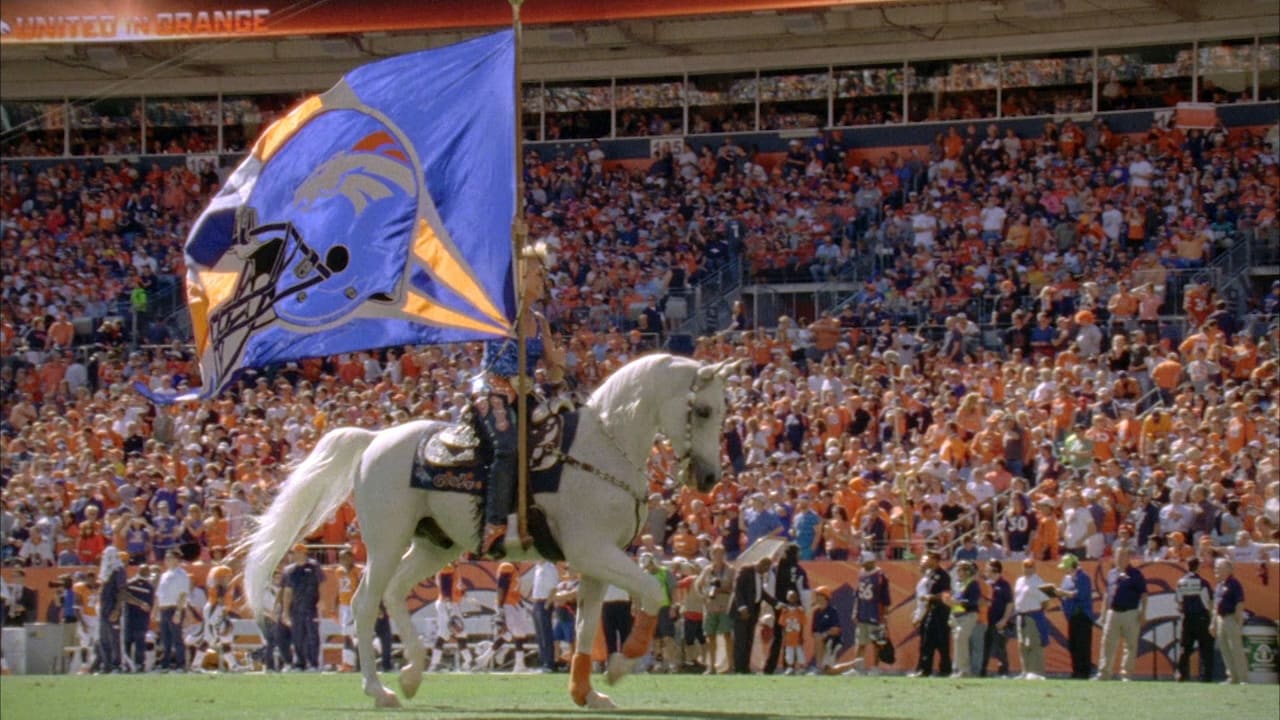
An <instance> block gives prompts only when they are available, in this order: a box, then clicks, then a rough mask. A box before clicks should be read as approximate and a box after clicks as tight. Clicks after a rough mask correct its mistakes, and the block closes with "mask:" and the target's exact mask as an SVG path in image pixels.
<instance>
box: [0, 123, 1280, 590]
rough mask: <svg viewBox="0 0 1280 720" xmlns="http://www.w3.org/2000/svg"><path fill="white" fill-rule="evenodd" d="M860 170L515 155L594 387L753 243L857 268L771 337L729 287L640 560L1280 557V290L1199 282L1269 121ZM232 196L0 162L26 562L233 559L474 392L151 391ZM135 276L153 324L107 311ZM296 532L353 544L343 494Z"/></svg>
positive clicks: (1254, 194) (324, 376)
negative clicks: (719, 409) (374, 444)
mask: <svg viewBox="0 0 1280 720" xmlns="http://www.w3.org/2000/svg"><path fill="white" fill-rule="evenodd" d="M852 157H854V156H853V153H852V152H851V149H850V148H848V147H847V146H845V144H844V141H843V139H842V137H841V135H840V133H839V132H835V131H833V132H828V133H823V134H822V135H820V136H819V137H817V138H815V139H814V140H812V141H810V142H809V143H803V142H800V141H795V142H793V143H792V145H791V147H790V149H789V151H788V152H787V153H786V154H785V156H783V157H781V158H779V159H777V160H776V162H775V161H773V160H772V159H770V158H765V157H763V156H761V155H760V154H759V153H758V152H756V151H754V150H748V149H744V148H741V147H739V146H738V145H736V144H735V143H734V141H733V140H732V139H730V138H726V139H724V140H723V141H722V142H720V143H716V144H710V145H706V146H703V147H701V148H698V149H697V150H695V148H694V143H693V142H692V141H691V142H690V143H686V144H684V145H683V146H682V147H679V148H676V149H674V150H670V151H667V152H662V151H660V152H659V153H658V154H657V156H656V157H655V158H654V159H653V162H652V163H651V164H650V166H649V167H648V168H647V169H645V170H642V171H632V170H628V169H626V168H623V167H617V166H614V165H613V164H611V163H609V162H607V159H606V158H605V155H604V152H603V151H602V150H601V149H600V147H599V146H598V145H592V146H591V147H589V148H581V149H577V150H574V151H572V152H570V153H557V154H556V155H555V157H547V158H542V157H540V156H539V153H538V152H536V151H530V152H529V154H528V158H527V162H526V173H527V177H526V180H527V184H528V188H529V190H528V198H527V200H528V210H529V221H530V229H531V233H532V235H533V236H534V237H538V238H541V239H543V240H545V241H547V242H548V244H550V245H551V246H552V247H553V248H555V260H554V265H553V267H552V268H551V283H550V286H551V289H550V293H549V297H547V298H546V301H545V310H546V311H547V314H548V316H549V317H550V318H551V319H552V321H553V324H554V326H555V327H556V328H557V329H558V330H559V331H560V332H562V333H564V334H565V336H566V338H567V348H568V358H567V364H568V368H567V369H568V373H569V377H570V378H571V382H572V383H573V384H574V385H575V386H576V387H577V388H580V389H585V388H591V387H593V386H594V385H595V384H596V383H598V382H599V381H600V380H601V379H602V378H603V377H605V376H607V375H608V374H609V373H610V372H611V371H613V370H614V369H616V368H617V367H619V366H620V365H622V364H624V363H625V362H626V361H627V360H629V359H630V358H632V357H635V356H636V355H638V354H641V353H644V352H647V351H649V350H652V349H655V348H657V347H661V346H662V345H663V343H664V341H665V340H666V339H667V336H668V335H669V334H670V333H671V332H672V331H674V330H676V329H678V328H679V322H680V319H681V318H680V315H679V312H677V311H676V306H682V305H683V303H681V302H679V301H680V300H683V299H684V297H685V294H686V293H687V292H688V289H689V288H691V287H693V286H694V285H696V284H697V283H699V282H700V281H701V280H702V279H704V278H706V277H708V276H710V275H711V274H712V273H715V272H717V271H719V270H721V269H723V268H726V267H731V266H732V263H733V261H734V260H736V259H741V260H742V261H744V262H745V272H746V273H747V274H748V275H749V276H751V277H754V278H757V279H764V280H772V281H778V280H784V281H785V280H803V281H809V280H827V279H836V278H854V277H856V278H858V281H859V283H860V284H859V290H858V291H857V293H856V295H855V296H854V298H853V300H852V302H850V303H848V304H846V305H845V306H844V307H843V308H842V309H841V311H840V312H838V313H824V314H822V315H821V316H820V317H818V318H816V319H815V320H814V321H813V322H812V323H808V324H804V325H801V324H798V323H796V322H794V321H793V320H791V319H790V318H786V317H783V318H781V319H780V320H779V323H778V327H777V328H776V329H766V328H764V327H756V326H755V325H754V323H753V321H752V319H751V318H750V317H749V316H748V314H747V311H746V309H745V308H742V307H739V308H736V309H735V312H734V317H733V321H732V325H731V326H730V327H729V328H727V329H726V330H725V331H723V332H720V333H717V334H715V335H713V336H708V337H703V338H699V339H698V340H697V344H696V347H695V349H694V352H695V355H696V356H698V357H701V358H705V359H708V360H710V359H723V358H727V357H735V356H736V357H740V358H743V359H744V360H746V361H747V366H748V368H749V370H746V371H744V372H743V373H742V374H740V375H739V376H736V377H734V378H731V379H730V383H729V385H730V388H729V402H730V419H729V422H728V424H727V426H726V428H725V430H724V452H725V460H726V462H727V463H728V465H729V467H731V468H732V470H733V472H732V473H728V474H727V475H726V479H725V480H724V481H723V482H722V483H721V484H720V485H719V486H717V487H716V488H715V489H714V490H713V491H712V492H711V493H709V494H707V495H700V494H698V493H696V492H695V491H693V490H692V489H690V488H686V487H678V486H677V485H676V483H675V482H674V480H673V479H672V474H673V473H672V466H673V456H672V453H671V452H670V450H669V448H664V447H663V446H661V445H659V446H658V447H657V448H655V451H654V455H653V457H652V460H651V463H650V471H651V475H650V477H651V493H652V494H651V497H650V506H649V515H648V519H647V522H646V524H645V529H644V533H645V534H646V535H648V536H649V540H648V541H647V543H646V544H647V546H648V548H649V550H650V552H652V553H654V554H655V556H659V557H666V558H678V559H681V560H687V561H690V562H693V563H697V562H701V563H703V564H705V563H707V562H708V561H709V560H710V558H711V557H712V554H713V552H716V551H715V550H714V548H715V547H717V546H720V547H723V548H724V551H725V554H726V556H727V558H729V559H733V558H735V557H736V556H737V555H738V553H739V552H741V550H743V549H744V548H746V547H748V546H750V545H751V543H753V542H754V541H755V540H757V539H760V538H762V537H768V536H777V537H785V538H788V539H790V540H791V541H793V542H794V543H795V544H796V546H797V553H798V559H800V560H809V559H814V558H830V559H833V560H850V559H853V560H857V559H860V558H862V557H864V555H865V556H868V557H870V558H872V559H883V558H903V557H911V556H919V555H922V554H924V553H925V551H926V550H928V549H933V550H937V551H939V552H941V553H942V558H943V559H946V560H972V561H985V560H989V559H1003V560H1018V559H1022V558H1035V559H1038V560H1054V559H1057V558H1059V557H1060V556H1061V555H1062V554H1063V553H1068V552H1069V553H1071V554H1073V555H1074V556H1076V557H1079V558H1099V557H1103V556H1108V555H1110V554H1112V553H1113V552H1114V550H1113V549H1114V548H1117V547H1120V546H1124V547H1127V548H1130V549H1131V550H1132V551H1133V552H1135V553H1138V554H1140V555H1141V557H1143V558H1145V559H1162V558H1170V559H1178V560H1183V559H1186V558H1188V557H1191V556H1193V555H1195V556H1199V557H1202V558H1206V557H1225V558H1228V559H1230V560H1232V561H1234V562H1258V561H1262V560H1268V559H1270V560H1274V559H1277V557H1278V555H1277V551H1276V545H1275V543H1276V540H1277V535H1276V532H1277V527H1278V526H1280V480H1278V478H1280V406H1278V405H1277V404H1276V401H1275V399H1276V397H1277V390H1278V388H1277V381H1278V379H1280V373H1278V372H1277V370H1278V366H1277V343H1280V330H1278V329H1277V325H1276V324H1275V320H1276V318H1277V315H1278V313H1280V283H1277V284H1276V285H1274V286H1272V288H1271V290H1270V294H1268V295H1267V296H1266V297H1264V298H1256V297H1254V298H1249V299H1248V302H1249V307H1248V308H1247V312H1241V311H1240V308H1236V307H1232V306H1230V305H1228V303H1227V302H1226V301H1225V300H1224V299H1219V298H1217V297H1215V296H1214V293H1213V291H1212V289H1211V288H1209V287H1207V286H1201V285H1195V284H1192V283H1188V282H1187V278H1189V277H1190V275H1189V274H1188V273H1187V272H1186V271H1188V270H1195V269H1197V268H1201V267H1203V266H1204V265H1205V264H1206V263H1207V262H1208V261H1210V260H1211V259H1212V258H1213V257H1214V256H1215V255H1216V254H1218V253H1220V252H1225V251H1227V250H1229V249H1230V248H1231V247H1232V246H1233V245H1234V244H1236V243H1241V242H1246V241H1248V239H1249V238H1252V237H1255V236H1259V235H1261V236H1266V237H1273V238H1274V237H1275V233H1276V231H1277V227H1276V203H1277V199H1278V198H1277V177H1278V175H1277V173H1278V169H1280V168H1278V167H1277V157H1276V146H1275V141H1274V138H1272V139H1270V140H1268V141H1264V139H1263V138H1261V137H1257V136H1253V135H1249V134H1247V133H1238V132H1237V133H1231V132H1228V131H1226V130H1225V129H1223V128H1215V129H1214V130H1212V131H1209V132H1207V133H1201V132H1199V131H1195V130H1193V131H1190V132H1188V133H1185V134H1184V133H1182V132H1181V131H1179V130H1176V129H1168V128H1162V127H1153V128H1152V129H1151V131H1150V132H1149V133H1148V134H1146V135H1145V136H1142V137H1128V136H1117V135H1115V134H1114V133H1112V132H1111V131H1110V130H1109V128H1108V127H1107V126H1106V124H1105V123H1103V122H1101V121H1099V122H1096V123H1092V124H1089V125H1086V126H1077V125H1075V124H1074V123H1072V122H1070V121H1066V122H1064V123H1062V124H1057V123H1046V125H1045V129H1044V132H1043V133H1042V135H1041V136H1039V137H1018V136H1017V135H1016V134H1013V133H1012V131H1010V133H1008V134H1005V135H1003V136H1002V135H1001V134H1000V133H999V132H997V131H996V128H995V127H994V126H991V127H990V128H986V129H979V127H978V126H977V125H970V126H968V127H967V128H959V127H952V128H951V129H949V130H948V131H947V132H946V133H945V134H941V135H939V137H938V138H937V140H936V141H935V142H934V143H933V144H932V145H931V146H930V147H928V148H926V149H923V150H920V151H911V152H909V153H906V154H900V153H897V152H890V153H888V154H887V155H884V156H882V157H880V158H879V159H876V160H870V159H868V160H861V161H858V162H855V161H853V160H852V159H851V158H852ZM217 184H218V176H217V173H216V172H214V171H213V169H212V168H208V169H207V170H206V171H205V172H203V173H196V172H192V171H191V170H189V169H187V168H186V167H175V168H172V169H170V170H167V171H162V170H161V169H160V168H159V167H156V166H152V167H151V168H145V167H140V166H136V165H134V164H131V163H129V162H125V161H121V162H118V163H110V164H96V163H94V164H88V163H78V162H66V163H61V164H55V165H50V166H45V167H43V169H40V170H35V169H33V168H32V167H30V166H26V165H21V166H20V165H14V164H11V163H5V164H4V165H3V167H2V168H0V211H2V212H3V218H2V220H0V231H2V233H3V238H2V239H0V271H2V272H3V287H2V288H0V297H2V298H3V305H0V356H2V357H3V358H4V364H3V366H2V367H0V392H2V393H3V397H4V399H5V403H4V417H3V419H2V425H0V433H2V434H3V443H4V450H5V452H4V457H3V461H2V462H0V473H2V474H0V478H2V479H3V483H4V495H3V497H4V503H3V505H4V507H3V515H2V516H0V537H2V538H3V541H4V545H3V547H2V548H0V552H2V553H3V558H4V561H5V562H7V563H17V564H22V565H29V566H50V565H69V566H74V565H96V564H98V563H99V562H100V560H101V558H102V555H103V552H104V550H106V548H108V547H114V548H116V549H117V550H118V551H120V552H121V553H124V554H127V556H128V562H130V563H133V564H146V563H151V562H155V563H159V562H162V561H163V560H164V558H165V557H166V556H167V555H168V553H169V551H170V550H177V551H178V555H179V556H180V557H181V558H183V559H186V560H197V559H204V560H211V559H213V560H216V559H217V558H218V557H219V553H220V552H223V551H225V549H226V547H228V546H229V545H230V544H231V543H233V542H234V541H235V540H236V539H237V537H238V536H239V534H240V533H241V532H242V530H243V528H244V526H245V520H246V517H247V516H248V515H249V514H251V513H253V512H255V511H256V510H260V509H262V508H263V507H265V504H266V503H268V502H269V501H270V498H271V497H272V493H273V491H274V489H275V487H276V486H277V485H278V483H279V482H280V480H281V479H282V477H283V474H284V470H285V468H286V467H287V466H288V464H289V463H291V462H293V461H296V460H298V459H300V458H302V457H303V456H305V454H306V453H307V451H308V450H309V449H310V448H311V447H312V446H313V444H314V442H315V441H316V439H317V438H318V437H319V436H320V435H321V434H323V433H324V432H325V431H326V430H327V429H328V428H332V427H336V426H339V425H344V424H355V425H360V426H364V427H370V428H374V427H384V426H387V425H390V424H395V423H398V422H403V421H405V420H407V419H410V418H419V417H448V418H456V417H457V416H458V414H459V412H460V411H461V408H462V407H464V406H465V404H466V403H467V402H468V398H467V397H466V396H465V395H464V394H463V391H462V389H463V388H465V387H466V386H467V381H468V380H469V379H470V377H471V376H472V375H473V374H475V372H476V371H477V370H478V367H479V359H480V355H479V349H478V348H477V347H472V346H458V347H425V348H402V349H388V350H385V351H376V352H362V353H353V354H350V355H344V356H341V357H333V358H318V359H310V360H303V361H300V362H298V363H290V364H288V365H286V366H283V367H276V368H270V369H267V370H264V371H262V372H259V373H248V374H246V376H245V377H244V379H243V380H242V381H241V383H240V384H239V386H238V387H237V388H236V389H235V390H234V391H232V392H228V393H226V394H224V395H223V396H221V397H219V398H217V399H215V400H211V401H208V402H202V403H188V404H185V405H179V406H174V407H168V408H165V407H156V406H153V405H151V404H150V403H148V402H147V401H146V400H145V399H144V398H143V397H142V396H141V395H139V394H138V393H136V392H134V391H133V390H132V389H131V388H130V384H131V383H134V382H142V383H144V384H147V385H149V386H150V387H152V388H153V389H165V390H171V389H183V388H185V387H187V386H190V385H194V384H196V383H198V370H197V368H196V367H195V365H194V361H193V359H192V357H191V353H190V350H189V348H187V347H185V346H183V345H181V344H179V343H176V342H173V343H169V342H165V341H166V339H167V338H166V334H165V333H166V331H165V326H164V323H163V322H160V320H161V319H160V318H152V317H149V316H148V314H147V312H146V298H147V297H148V291H150V290H153V289H154V288H155V287H156V284H157V283H160V282H165V281H166V280H164V278H165V277H166V276H177V277H181V276H182V275H183V274H184V269H183V264H182V255H181V241H182V238H183V237H184V235H185V231H186V229H187V228H188V227H189V226H190V223H191V221H192V220H193V219H194V217H195V216H196V214H197V213H198V210H199V208H200V207H201V206H202V205H203V203H204V201H205V200H207V199H208V197H209V196H210V194H211V193H212V192H214V191H215V190H216V188H217ZM168 282H172V281H171V280H168ZM1174 287H1177V288H1178V289H1179V290H1180V291H1182V292H1181V295H1180V296H1181V297H1184V298H1185V299H1184V302H1183V303H1182V304H1181V306H1180V307H1170V303H1169V301H1167V300H1166V295H1167V294H1171V293H1169V291H1170V290H1171V289H1173V288H1174ZM139 289H140V290H141V292H140V293H139V292H138V290H139ZM121 297H127V298H129V300H130V301H131V302H133V303H134V304H133V307H134V308H136V309H138V310H139V319H140V324H139V326H138V327H137V328H136V329H135V328H126V327H123V326H121V325H120V324H119V323H118V322H116V321H114V320H112V319H109V317H110V313H109V312H108V310H109V308H111V307H113V305H112V303H115V302H116V301H118V300H119V299H120V298H121ZM139 300H140V302H138V301H139ZM673 300H675V301H677V302H676V303H675V305H673ZM1164 311H1170V312H1164ZM1162 312H1163V314H1162ZM1171 314H1172V315H1179V316H1182V317H1183V318H1185V321H1182V320H1177V321H1173V322H1170V321H1168V316H1169V315H1171ZM84 317H89V318H94V322H95V325H94V329H93V333H92V335H93V337H92V343H93V344H91V345H83V344H77V340H78V339H83V338H82V337H81V338H78V337H77V331H76V327H75V324H74V323H73V321H74V320H76V319H77V318H84ZM984 328H985V331H984ZM80 335H81V336H83V333H81V334H80ZM148 340H150V341H156V340H159V341H161V344H151V345H142V346H139V344H138V341H148ZM308 540H309V542H313V543H316V544H319V545H323V546H325V547H327V548H333V549H334V550H333V552H334V554H333V555H332V556H330V557H328V558H326V559H328V560H333V559H335V558H336V548H338V547H341V546H344V545H350V546H352V548H353V550H354V556H355V559H356V560H357V561H359V560H362V559H363V558H362V553H363V550H362V546H361V544H360V541H359V528H358V527H357V526H356V524H355V522H354V514H353V513H352V512H351V510H350V508H349V507H348V508H344V509H343V510H342V511H340V512H339V513H338V514H337V515H336V516H335V517H334V518H332V519H331V520H330V522H328V523H327V524H326V526H325V527H324V528H323V529H322V530H321V531H320V533H318V535H317V536H315V537H313V538H309V539H308Z"/></svg>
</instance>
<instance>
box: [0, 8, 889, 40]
mask: <svg viewBox="0 0 1280 720" xmlns="http://www.w3.org/2000/svg"><path fill="white" fill-rule="evenodd" d="M875 1H877V0H612V1H611V2H609V3H589V2H580V1H578V0H543V1H542V2H537V3H529V5H528V7H526V8H524V10H522V11H521V15H522V20H523V21H524V22H525V23H526V24H530V25H538V24H550V23H573V22H586V21H607V20H627V19H636V18H656V17H688V16H691V15H714V14H724V13H748V12H754V11H766V10H798V9H804V8H818V7H821V8H829V7H833V6H841V5H844V6H855V5H864V4H870V3H872V2H875ZM510 25H511V6H510V4H509V3H508V2H507V0H431V2H423V1H422V0H380V1H379V2H367V1H366V0H328V2H315V3H299V2H296V1H295V0H257V1H256V2H245V3H243V4H237V3H224V2H211V1H210V0H191V1H188V2H182V3H176V2H171V1H169V0H137V1H135V2H130V3H118V2H111V1H110V0H65V1H64V2H58V3H49V2H44V1H42V0H5V3H4V6H3V8H0V43H4V44H8V43H57V42H75V43H85V42H139V41H148V40H200V39H209V38H250V37H269V36H279V35H327V34H342V35H350V34H353V33H362V32H396V31H401V32H403V31H412V30H447V29H459V28H474V29H492V28H496V27H507V26H510Z"/></svg>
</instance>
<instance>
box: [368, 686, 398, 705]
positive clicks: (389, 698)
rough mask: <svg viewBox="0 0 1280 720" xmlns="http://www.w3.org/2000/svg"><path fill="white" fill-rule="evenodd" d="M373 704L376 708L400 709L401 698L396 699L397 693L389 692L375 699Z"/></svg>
mask: <svg viewBox="0 0 1280 720" xmlns="http://www.w3.org/2000/svg"><path fill="white" fill-rule="evenodd" d="M373 704H374V707H380V708H398V707H400V698H398V697H396V694H395V693H393V692H391V691H390V690H388V691H386V692H385V693H381V694H379V695H378V696H377V697H375V698H374V699H373Z"/></svg>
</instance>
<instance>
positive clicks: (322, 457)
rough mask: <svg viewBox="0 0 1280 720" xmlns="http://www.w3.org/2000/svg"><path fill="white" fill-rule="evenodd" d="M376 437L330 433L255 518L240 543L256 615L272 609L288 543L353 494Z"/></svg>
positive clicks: (359, 431)
mask: <svg viewBox="0 0 1280 720" xmlns="http://www.w3.org/2000/svg"><path fill="white" fill-rule="evenodd" d="M374 437H376V435H375V433H372V432H370V431H368V430H362V429H360V428H352V427H344V428H338V429H336V430H333V431H332V432H329V433H327V434H326V435H325V436H324V437H322V438H320V442H318V443H317V444H316V447H315V449H314V450H312V451H311V454H310V455H308V456H307V458H306V459H305V460H303V461H302V462H301V463H300V464H299V465H298V466H297V467H295V468H294V469H293V470H292V471H291V472H290V473H289V477H288V478H287V479H286V480H285V481H284V484H283V485H281V487H280V493H279V494H278V495H277V496H276V498H275V500H273V501H272V503H271V507H269V508H267V511H266V512H265V513H263V514H262V515H261V516H259V517H257V518H255V520H254V526H253V530H252V532H250V533H249V535H248V536H246V537H245V538H244V539H243V540H242V541H240V546H239V550H240V551H242V552H243V555H244V592H245V600H246V602H247V603H248V605H249V609H250V611H252V613H253V615H254V616H255V617H258V616H261V615H263V614H264V613H267V612H270V611H271V610H272V608H270V607H267V604H268V600H269V597H270V594H269V592H268V590H269V588H270V585H271V576H272V574H273V573H274V572H275V569H276V567H277V566H278V565H279V564H280V561H281V560H282V559H283V558H284V556H285V554H286V553H288V552H289V548H290V547H291V546H292V545H293V543H294V542H295V541H296V540H299V539H300V538H302V537H304V536H306V535H308V534H310V533H312V532H314V531H315V530H316V528H318V527H320V525H321V524H322V523H323V522H324V521H325V519H326V518H328V517H329V515H331V514H332V513H333V512H334V511H335V510H337V509H338V507H339V506H341V505H342V503H343V501H345V500H346V499H347V496H348V495H350V494H351V490H352V488H353V487H354V486H355V476H356V471H357V470H358V469H359V467H360V458H361V456H362V455H363V454H364V451H365V449H366V448H368V447H369V444H370V443H371V442H373V439H374Z"/></svg>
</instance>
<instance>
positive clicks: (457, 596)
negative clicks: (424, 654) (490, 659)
mask: <svg viewBox="0 0 1280 720" xmlns="http://www.w3.org/2000/svg"><path fill="white" fill-rule="evenodd" d="M436 589H437V590H438V591H439V592H440V596H439V597H437V598H436V604H435V610H436V641H435V646H434V647H432V648H431V664H430V665H429V666H428V667H427V671H428V672H436V671H438V670H439V669H440V660H441V659H442V658H444V644H445V642H446V641H447V640H452V641H453V642H454V643H456V644H457V646H458V653H457V655H455V656H454V658H455V665H454V669H455V670H457V671H458V672H466V671H467V670H469V669H470V668H471V667H472V657H471V651H470V650H469V649H468V648H467V633H466V626H465V625H464V624H463V622H462V597H463V592H464V590H463V587H462V579H461V578H459V577H458V568H457V566H456V565H455V564H454V563H449V564H448V565H445V566H444V567H443V568H441V569H440V572H438V573H436Z"/></svg>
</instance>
